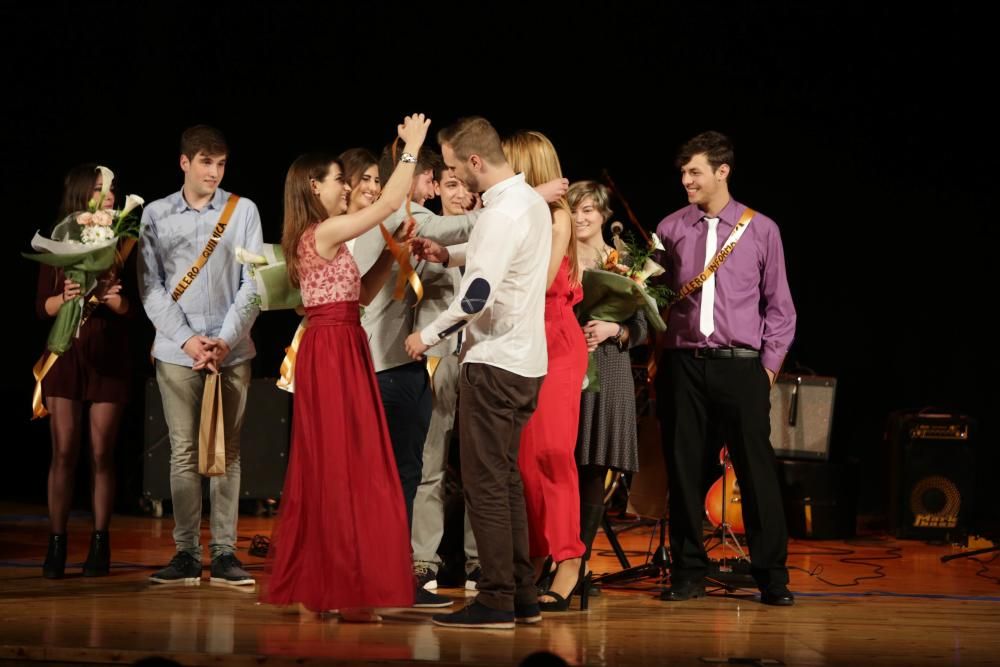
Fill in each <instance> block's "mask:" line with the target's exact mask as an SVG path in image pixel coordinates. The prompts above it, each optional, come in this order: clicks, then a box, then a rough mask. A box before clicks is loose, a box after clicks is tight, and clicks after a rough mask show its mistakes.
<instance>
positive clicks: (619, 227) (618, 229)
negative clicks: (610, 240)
mask: <svg viewBox="0 0 1000 667" xmlns="http://www.w3.org/2000/svg"><path fill="white" fill-rule="evenodd" d="M624 229H625V225H623V224H622V223H620V222H618V221H617V220H615V221H614V222H612V223H611V233H612V234H614V235H615V236H618V235H619V234H621V233H622V231H623V230H624Z"/></svg>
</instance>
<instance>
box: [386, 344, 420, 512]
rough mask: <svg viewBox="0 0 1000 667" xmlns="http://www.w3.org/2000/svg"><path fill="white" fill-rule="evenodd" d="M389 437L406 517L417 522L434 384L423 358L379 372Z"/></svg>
mask: <svg viewBox="0 0 1000 667" xmlns="http://www.w3.org/2000/svg"><path fill="white" fill-rule="evenodd" d="M375 377H376V378H377V379H378V388H379V393H381V394H382V407H383V408H385V419H386V421H387V422H388V424H389V439H390V440H392V451H393V454H394V455H395V457H396V469H397V470H398V471H399V482H400V484H401V485H402V487H403V500H404V501H406V517H407V519H409V525H410V526H411V528H412V526H413V499H414V498H416V496H417V487H418V486H420V477H421V475H422V473H423V469H424V441H425V440H426V439H427V429H428V428H430V424H431V387H430V378H429V376H428V375H427V368H426V367H425V366H424V364H423V362H419V361H415V362H413V363H410V364H404V365H402V366H396V367H395V368H390V369H388V370H384V371H381V372H379V373H376V374H375Z"/></svg>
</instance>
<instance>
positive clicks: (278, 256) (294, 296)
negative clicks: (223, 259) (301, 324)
mask: <svg viewBox="0 0 1000 667" xmlns="http://www.w3.org/2000/svg"><path fill="white" fill-rule="evenodd" d="M236 261H238V262H239V263H241V264H246V265H247V266H249V267H250V275H251V276H253V280H254V284H255V285H256V289H257V300H258V304H257V305H258V306H260V309H261V310H291V309H294V308H298V307H299V306H301V305H302V293H301V292H300V291H299V289H298V288H296V287H293V286H292V283H290V282H289V280H288V267H287V265H286V264H285V255H284V253H283V252H282V250H281V244H280V243H265V244H264V245H263V246H262V248H261V251H260V254H259V255H258V254H256V253H252V252H248V251H247V250H246V249H245V248H237V249H236Z"/></svg>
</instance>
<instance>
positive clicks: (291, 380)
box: [274, 317, 309, 393]
mask: <svg viewBox="0 0 1000 667" xmlns="http://www.w3.org/2000/svg"><path fill="white" fill-rule="evenodd" d="M308 326H309V318H308V317H303V318H302V321H301V322H299V327H298V328H297V329H296V330H295V335H294V336H292V342H291V344H290V345H289V346H288V347H286V348H285V358H284V359H282V360H281V369H280V370H279V375H280V376H281V377H279V378H278V381H277V382H275V383H274V384H275V385H277V387H278V389H281V390H283V391H287V392H289V393H294V392H295V355H296V354H298V351H299V343H300V342H301V341H302V334H304V333H305V332H306V327H308Z"/></svg>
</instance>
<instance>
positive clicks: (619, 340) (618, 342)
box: [611, 324, 625, 350]
mask: <svg viewBox="0 0 1000 667" xmlns="http://www.w3.org/2000/svg"><path fill="white" fill-rule="evenodd" d="M624 335H625V327H623V326H622V325H621V324H619V325H618V333H616V334H615V335H614V336H612V337H611V340H613V341H614V342H615V345H617V346H618V349H619V350H620V349H622V336H624Z"/></svg>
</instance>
